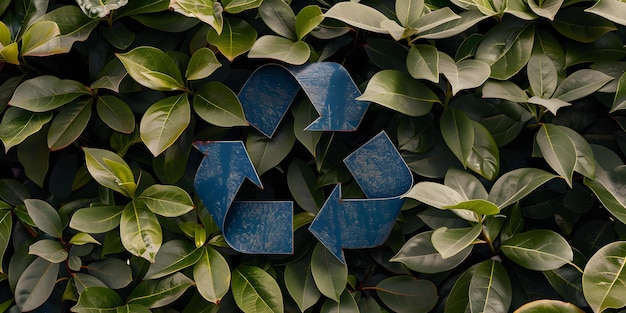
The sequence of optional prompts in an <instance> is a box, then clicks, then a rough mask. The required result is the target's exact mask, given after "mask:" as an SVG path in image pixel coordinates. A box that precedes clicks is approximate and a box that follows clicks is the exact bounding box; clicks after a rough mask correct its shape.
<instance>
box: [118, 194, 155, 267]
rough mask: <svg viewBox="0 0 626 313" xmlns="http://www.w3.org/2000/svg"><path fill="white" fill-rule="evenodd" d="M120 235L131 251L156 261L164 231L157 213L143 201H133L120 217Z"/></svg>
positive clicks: (127, 248)
mask: <svg viewBox="0 0 626 313" xmlns="http://www.w3.org/2000/svg"><path fill="white" fill-rule="evenodd" d="M120 236H121V240H122V244H123V245H124V248H126V250H128V251H129V252H130V253H132V254H134V255H136V256H138V257H142V258H144V259H146V260H148V261H150V262H154V260H155V257H156V254H157V252H158V251H159V248H161V243H162V241H163V233H162V231H161V225H160V224H159V221H158V220H157V218H156V215H154V213H152V211H150V210H149V209H148V207H147V206H146V205H145V204H144V203H143V202H142V201H138V200H136V201H131V202H130V203H128V204H127V205H126V207H125V208H124V211H122V216H121V218H120Z"/></svg>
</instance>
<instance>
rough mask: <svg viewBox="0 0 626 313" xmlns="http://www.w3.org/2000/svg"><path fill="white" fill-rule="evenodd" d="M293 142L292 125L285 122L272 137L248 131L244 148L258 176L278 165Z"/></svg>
mask: <svg viewBox="0 0 626 313" xmlns="http://www.w3.org/2000/svg"><path fill="white" fill-rule="evenodd" d="M295 143H296V137H295V136H294V134H293V126H292V125H291V122H286V123H283V125H282V126H281V127H280V128H279V129H278V132H277V133H276V134H274V137H273V138H272V139H268V138H267V137H265V136H264V135H261V134H260V133H258V132H249V133H248V137H247V138H246V150H248V154H249V155H250V159H251V160H252V164H254V167H255V168H256V171H257V173H258V174H259V176H260V175H262V174H263V173H265V172H267V171H269V170H271V169H272V168H274V167H275V166H276V165H278V164H279V163H280V162H281V161H282V160H283V159H284V158H285V157H286V156H287V155H288V154H289V152H290V151H291V149H292V148H293V145H294V144H295Z"/></svg>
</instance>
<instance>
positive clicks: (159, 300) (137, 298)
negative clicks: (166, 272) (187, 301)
mask: <svg viewBox="0 0 626 313" xmlns="http://www.w3.org/2000/svg"><path fill="white" fill-rule="evenodd" d="M192 284H193V280H191V279H189V278H188V277H187V276H185V275H184V274H183V273H176V274H174V275H172V276H168V277H165V278H162V279H159V280H144V281H142V282H141V283H140V284H139V285H137V287H135V288H134V289H133V290H132V291H131V292H130V294H129V295H128V298H127V299H126V302H127V303H128V304H138V305H142V306H145V307H147V308H150V309H153V308H160V307H163V306H166V305H168V304H170V303H172V302H174V301H176V300H177V299H178V298H179V297H180V296H181V295H182V294H183V293H184V292H185V291H186V290H187V288H189V287H190V286H191V285H192Z"/></svg>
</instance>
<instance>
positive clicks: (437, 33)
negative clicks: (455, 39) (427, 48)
mask: <svg viewBox="0 0 626 313" xmlns="http://www.w3.org/2000/svg"><path fill="white" fill-rule="evenodd" d="M458 16H460V17H461V18H456V19H453V20H450V21H448V22H446V23H444V24H441V25H438V26H436V27H433V28H431V29H429V30H426V31H420V32H419V34H418V37H419V38H422V39H445V38H450V37H452V36H455V35H458V34H460V33H462V32H464V31H466V30H467V29H469V28H470V27H472V26H474V25H476V24H477V23H478V22H480V21H482V20H484V19H486V18H489V16H488V15H484V14H483V13H482V12H480V11H479V10H476V9H471V10H467V11H463V12H461V13H459V14H458Z"/></svg>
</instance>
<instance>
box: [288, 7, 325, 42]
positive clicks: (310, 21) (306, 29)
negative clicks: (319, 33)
mask: <svg viewBox="0 0 626 313" xmlns="http://www.w3.org/2000/svg"><path fill="white" fill-rule="evenodd" d="M281 1H282V0H281ZM323 20H324V13H322V10H321V9H320V7H319V6H317V5H307V6H306V7H304V8H302V9H301V10H300V12H298V15H296V34H297V39H298V40H302V38H304V36H306V35H307V34H308V33H310V32H311V31H312V30H314V29H315V28H316V27H317V26H318V25H319V24H320V23H321V22H322V21H323Z"/></svg>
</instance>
